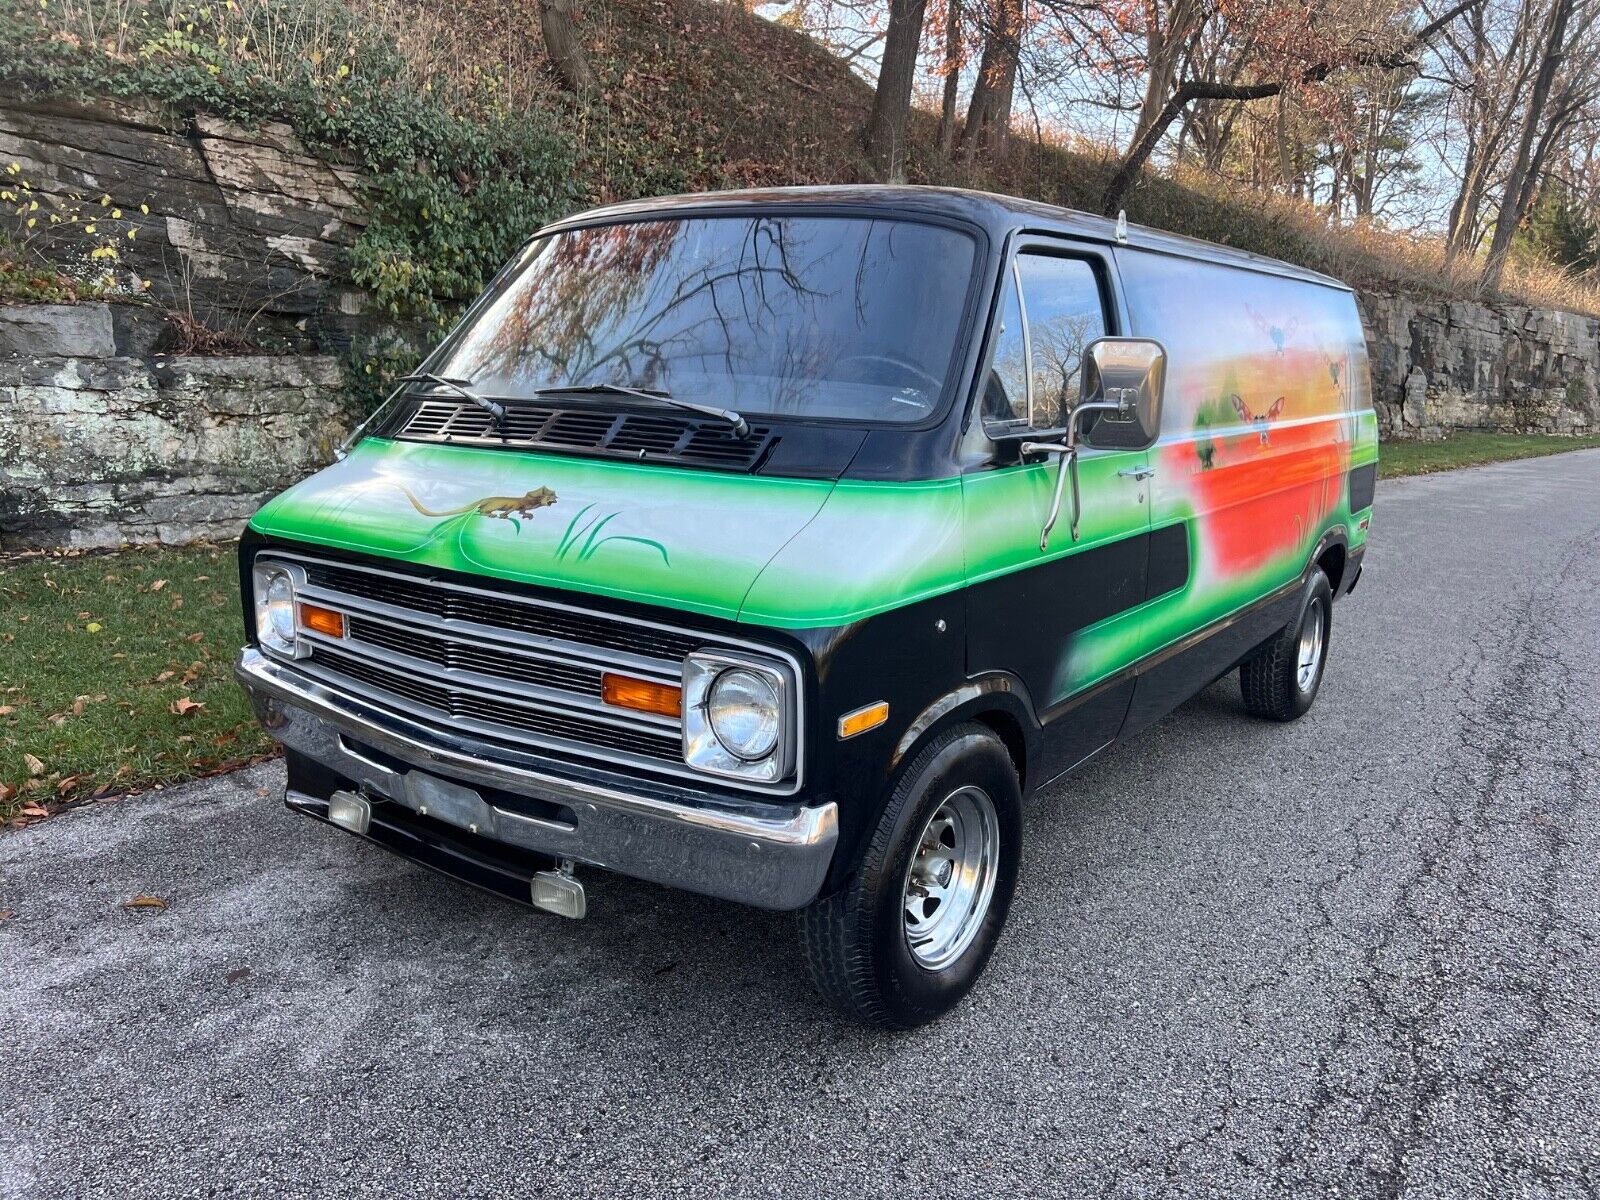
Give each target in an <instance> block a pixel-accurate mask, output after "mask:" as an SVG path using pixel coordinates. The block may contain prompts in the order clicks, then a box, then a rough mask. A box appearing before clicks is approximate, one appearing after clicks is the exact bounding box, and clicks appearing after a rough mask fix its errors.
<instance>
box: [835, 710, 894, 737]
mask: <svg viewBox="0 0 1600 1200" xmlns="http://www.w3.org/2000/svg"><path fill="white" fill-rule="evenodd" d="M888 719H889V702H888V701H887V700H879V701H878V702H877V703H876V704H869V705H867V706H866V707H865V708H858V709H856V710H855V712H850V713H845V715H844V716H842V717H840V718H839V740H840V741H841V742H842V741H844V740H845V738H853V737H855V736H856V734H858V733H865V732H866V731H867V730H869V729H876V728H877V727H878V726H879V725H882V724H883V723H884V722H885V721H887V720H888Z"/></svg>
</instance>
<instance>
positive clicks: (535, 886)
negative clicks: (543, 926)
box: [529, 858, 589, 921]
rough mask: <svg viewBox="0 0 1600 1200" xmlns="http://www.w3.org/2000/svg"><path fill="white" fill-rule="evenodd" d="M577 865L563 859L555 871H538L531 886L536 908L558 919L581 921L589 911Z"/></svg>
mask: <svg viewBox="0 0 1600 1200" xmlns="http://www.w3.org/2000/svg"><path fill="white" fill-rule="evenodd" d="M575 871H576V865H575V864H574V863H573V861H572V860H571V859H570V858H563V859H562V860H561V861H560V862H558V863H557V864H556V869H555V870H554V871H537V872H535V873H534V876H533V879H532V881H531V884H530V896H529V899H530V900H531V901H532V903H533V906H534V907H535V908H542V909H544V911H545V912H552V913H555V914H556V915H557V916H558V917H570V918H572V919H573V920H574V921H576V920H580V919H581V918H582V917H583V914H584V913H586V912H588V911H589V905H588V901H587V900H586V899H585V897H584V894H583V884H582V883H580V882H579V881H578V877H577V875H576V874H575Z"/></svg>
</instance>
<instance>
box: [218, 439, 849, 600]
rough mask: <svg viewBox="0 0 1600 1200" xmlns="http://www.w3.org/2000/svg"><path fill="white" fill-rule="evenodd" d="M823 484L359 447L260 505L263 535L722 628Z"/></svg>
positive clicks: (492, 453) (817, 499)
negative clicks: (701, 619)
mask: <svg viewBox="0 0 1600 1200" xmlns="http://www.w3.org/2000/svg"><path fill="white" fill-rule="evenodd" d="M833 487H834V484H833V482H832V481H830V480H814V479H781V478H772V477H766V476H752V475H734V474H727V473H722V472H712V471H693V470H685V469H681V468H673V467H655V466H646V465H644V464H635V463H623V462H613V461H604V460H595V459H584V458H568V457H563V456H559V455H545V454H537V453H531V452H516V451H506V450H490V449H482V448H472V447H465V446H448V445H436V444H422V443H414V442H394V441H388V440H385V439H382V438H367V439H365V440H363V441H362V442H360V443H359V444H358V445H357V446H356V448H355V449H354V450H353V451H352V452H351V454H350V455H349V457H347V458H346V459H345V460H344V461H342V462H339V463H335V464H334V465H333V466H331V467H328V468H327V469H326V470H323V471H320V472H318V473H317V474H315V475H313V476H312V477H311V478H309V479H307V480H305V481H304V482H302V483H299V484H297V485H296V486H294V487H292V488H290V489H289V490H288V491H286V492H284V493H282V494H281V495H279V496H277V497H276V498H274V499H273V500H271V501H269V502H268V503H267V504H266V506H265V507H263V508H262V509H261V511H260V512H258V513H257V514H256V515H255V517H254V518H253V519H252V520H251V522H250V525H251V528H252V529H254V530H256V531H257V532H259V533H262V534H266V535H269V536H276V537H283V538H289V539H293V540H295V541H299V542H306V543H311V544H314V545H322V546H332V547H337V548H338V549H341V550H348V551H354V552H358V553H363V554H374V555H381V556H383V557H385V558H392V559H396V560H400V561H403V562H408V563H414V564H417V565H419V566H428V567H437V568H441V569H445V570H451V571H461V572H466V573H470V574H474V575H485V576H491V577H494V578H498V579H506V580H515V581H517V582H521V583H531V584H542V585H546V586H550V587H558V588H569V589H572V590H575V591H582V592H591V593H594V594H597V595H604V596H613V597H617V598H620V599H625V600H634V601H640V602H643V603H649V604H661V605H667V606H669V607H672V608H679V609H684V610H687V611H690V612H699V613H705V614H707V615H710V616H716V617H724V618H729V619H733V618H737V616H738V615H739V610H740V608H741V606H742V605H743V603H744V599H745V596H746V594H747V593H748V592H749V590H750V587H751V585H752V584H753V583H754V582H755V580H756V578H757V576H759V575H760V574H761V572H762V569H763V568H764V567H765V566H766V565H767V563H768V562H770V561H771V560H772V559H773V557H774V556H775V555H776V554H777V553H778V551H779V550H781V549H782V548H783V546H784V545H785V544H786V543H787V542H789V541H790V539H792V538H794V537H795V536H796V535H797V534H798V533H799V532H800V531H801V530H802V529H804V528H805V526H806V525H807V524H808V523H809V522H810V521H811V519H812V518H813V517H814V516H816V514H817V512H818V511H819V510H820V509H821V508H822V506H823V504H824V502H825V501H826V500H827V498H828V495H829V493H830V491H832V489H833Z"/></svg>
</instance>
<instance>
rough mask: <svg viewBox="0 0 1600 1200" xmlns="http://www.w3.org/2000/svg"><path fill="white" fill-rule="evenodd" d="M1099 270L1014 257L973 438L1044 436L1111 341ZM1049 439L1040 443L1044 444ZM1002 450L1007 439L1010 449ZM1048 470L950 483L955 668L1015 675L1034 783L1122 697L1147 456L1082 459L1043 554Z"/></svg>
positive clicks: (1064, 259)
mask: <svg viewBox="0 0 1600 1200" xmlns="http://www.w3.org/2000/svg"><path fill="white" fill-rule="evenodd" d="M1110 280H1111V274H1110V271H1109V266H1108V264H1107V262H1106V261H1105V259H1104V258H1103V257H1101V256H1099V255H1097V254H1094V253H1065V252H1062V250H1060V249H1057V248H1056V247H1055V246H1054V245H1051V244H1043V245H1041V244H1029V245H1025V246H1024V247H1022V248H1021V249H1020V250H1019V252H1018V253H1017V254H1016V255H1015V257H1014V258H1013V260H1012V263H1011V265H1010V267H1009V268H1008V269H1007V272H1006V277H1005V280H1004V284H1003V292H1002V295H1001V302H1000V308H999V313H998V317H997V320H996V324H995V328H994V329H993V330H992V331H991V336H990V357H989V366H988V368H987V371H986V374H985V377H984V387H983V391H982V394H981V399H980V410H979V419H980V420H981V421H982V423H983V427H984V430H985V432H986V433H988V434H989V435H990V436H991V437H993V436H996V435H1013V436H1014V435H1015V434H1017V433H1018V432H1021V431H1026V430H1028V429H1037V430H1040V431H1041V432H1042V431H1046V430H1050V429H1054V428H1058V427H1059V426H1060V425H1061V424H1062V422H1063V421H1064V420H1065V416H1066V414H1067V412H1069V411H1070V409H1071V408H1072V406H1074V405H1075V404H1077V403H1078V399H1079V395H1078V392H1079V381H1080V378H1081V374H1082V364H1083V353H1084V350H1085V348H1086V347H1087V346H1088V345H1089V344H1090V343H1091V342H1093V341H1094V340H1095V339H1096V338H1098V337H1101V336H1104V335H1106V334H1109V333H1115V332H1117V322H1116V320H1115V310H1114V308H1113V307H1112V305H1111V304H1110V303H1109V301H1110V299H1111V296H1112V291H1111V286H1110ZM1051 440H1053V439H1051ZM1013 444H1014V443H1013ZM1060 469H1061V468H1060V465H1059V460H1057V459H1056V458H1054V457H1050V458H1048V459H1044V460H1033V459H1029V458H1025V459H1024V461H1021V462H1017V461H1016V456H1015V454H1013V455H1012V456H1011V461H1010V462H1009V463H1008V462H1006V461H1005V457H1004V456H1003V455H997V461H996V462H995V463H994V464H993V465H991V466H990V467H989V468H987V469H983V470H979V471H974V472H971V473H969V474H967V475H966V476H964V477H963V481H962V484H963V505H964V528H965V536H966V542H967V570H968V579H969V587H968V604H969V613H968V623H967V628H968V656H969V657H968V667H969V671H970V672H971V673H973V674H978V673H982V672H984V671H994V670H1000V671H1006V672H1009V673H1011V674H1014V675H1016V676H1018V677H1019V678H1020V679H1021V680H1022V682H1023V684H1024V686H1025V687H1026V688H1027V691H1028V694H1029V696H1030V698H1031V700H1032V703H1033V707H1034V711H1035V712H1036V713H1038V714H1039V717H1040V719H1041V720H1042V721H1043V722H1044V723H1045V743H1044V750H1045V763H1044V776H1043V777H1045V778H1048V777H1053V776H1054V775H1057V774H1059V773H1061V772H1062V771H1065V770H1068V769H1069V768H1071V767H1072V766H1074V765H1076V764H1077V763H1078V762H1081V761H1082V760H1083V759H1085V758H1087V757H1088V756H1089V755H1091V754H1093V753H1094V752H1095V751H1097V750H1099V749H1100V748H1101V747H1103V746H1104V745H1106V744H1107V743H1108V742H1110V741H1111V740H1112V739H1114V738H1115V737H1116V735H1117V733H1118V731H1119V730H1120V728H1121V726H1122V721H1123V718H1124V717H1125V715H1126V713H1127V709H1128V701H1129V699H1130V697H1131V696H1132V692H1133V682H1132V677H1131V674H1130V673H1129V672H1128V671H1127V670H1126V668H1128V667H1129V666H1130V665H1131V664H1132V662H1133V661H1134V660H1135V659H1136V658H1137V656H1138V653H1139V647H1138V643H1137V639H1136V638H1135V637H1133V636H1131V634H1132V623H1133V622H1132V617H1131V616H1130V614H1133V613H1134V610H1136V609H1137V608H1138V606H1139V605H1141V604H1142V603H1143V602H1144V599H1145V585H1146V572H1147V568H1148V562H1147V559H1148V554H1149V531H1150V488H1149V486H1148V476H1149V470H1150V456H1149V453H1148V452H1147V451H1142V450H1140V451H1127V450H1097V449H1093V448H1085V449H1084V450H1083V451H1082V453H1081V455H1080V460H1079V480H1080V485H1081V498H1082V507H1081V512H1080V513H1079V515H1078V520H1077V536H1076V538H1074V536H1073V510H1072V489H1071V486H1070V483H1069V484H1068V486H1067V488H1066V491H1065V494H1064V497H1063V501H1062V509H1061V514H1060V517H1059V518H1058V520H1057V521H1056V524H1055V527H1054V529H1053V530H1052V531H1051V533H1050V537H1049V541H1048V544H1047V545H1046V546H1044V547H1043V548H1041V546H1040V537H1041V532H1042V530H1043V528H1044V524H1045V521H1046V519H1047V516H1048V514H1049V511H1050V506H1051V502H1052V499H1053V496H1054V493H1055V487H1056V474H1057V471H1058V470H1060Z"/></svg>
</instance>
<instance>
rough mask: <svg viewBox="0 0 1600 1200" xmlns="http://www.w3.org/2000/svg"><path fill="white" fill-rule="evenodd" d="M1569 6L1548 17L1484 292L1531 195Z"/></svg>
mask: <svg viewBox="0 0 1600 1200" xmlns="http://www.w3.org/2000/svg"><path fill="white" fill-rule="evenodd" d="M1572 5H1573V0H1555V8H1554V10H1553V11H1552V12H1551V14H1550V31H1549V35H1548V36H1547V37H1546V39H1545V44H1544V52H1543V57H1542V58H1541V60H1540V62H1539V73H1538V74H1537V75H1535V76H1534V80H1533V91H1532V92H1530V93H1529V94H1528V109H1527V115H1526V116H1525V117H1524V118H1523V122H1522V135H1521V136H1520V137H1519V138H1518V139H1517V154H1516V157H1515V158H1514V159H1512V160H1511V173H1510V174H1509V175H1507V176H1506V187H1505V195H1504V197H1503V198H1502V199H1501V201H1500V212H1499V214H1498V215H1497V216H1496V217H1495V222H1494V240H1493V241H1491V242H1490V243H1489V257H1488V259H1487V261H1485V263H1484V265H1483V281H1482V287H1483V289H1484V290H1485V291H1489V292H1492V291H1494V290H1496V289H1497V288H1498V287H1499V286H1500V276H1501V275H1502V274H1503V273H1504V272H1505V269H1506V258H1507V257H1508V256H1509V255H1510V253H1511V239H1512V237H1513V236H1515V234H1516V232H1517V226H1519V225H1521V224H1522V217H1523V214H1524V213H1525V212H1526V211H1527V207H1526V206H1527V201H1528V197H1529V196H1530V195H1532V193H1533V186H1532V184H1533V177H1532V170H1531V168H1532V159H1533V147H1534V141H1535V139H1536V138H1537V136H1538V133H1539V126H1540V124H1541V122H1542V121H1543V119H1544V115H1545V111H1544V110H1545V102H1546V101H1547V100H1548V99H1549V98H1550V88H1551V86H1552V85H1553V84H1554V83H1555V78H1556V68H1557V67H1558V66H1560V65H1561V59H1562V57H1563V54H1562V50H1563V47H1564V45H1565V43H1566V40H1567V19H1568V18H1569V17H1570V16H1571V15H1572Z"/></svg>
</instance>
